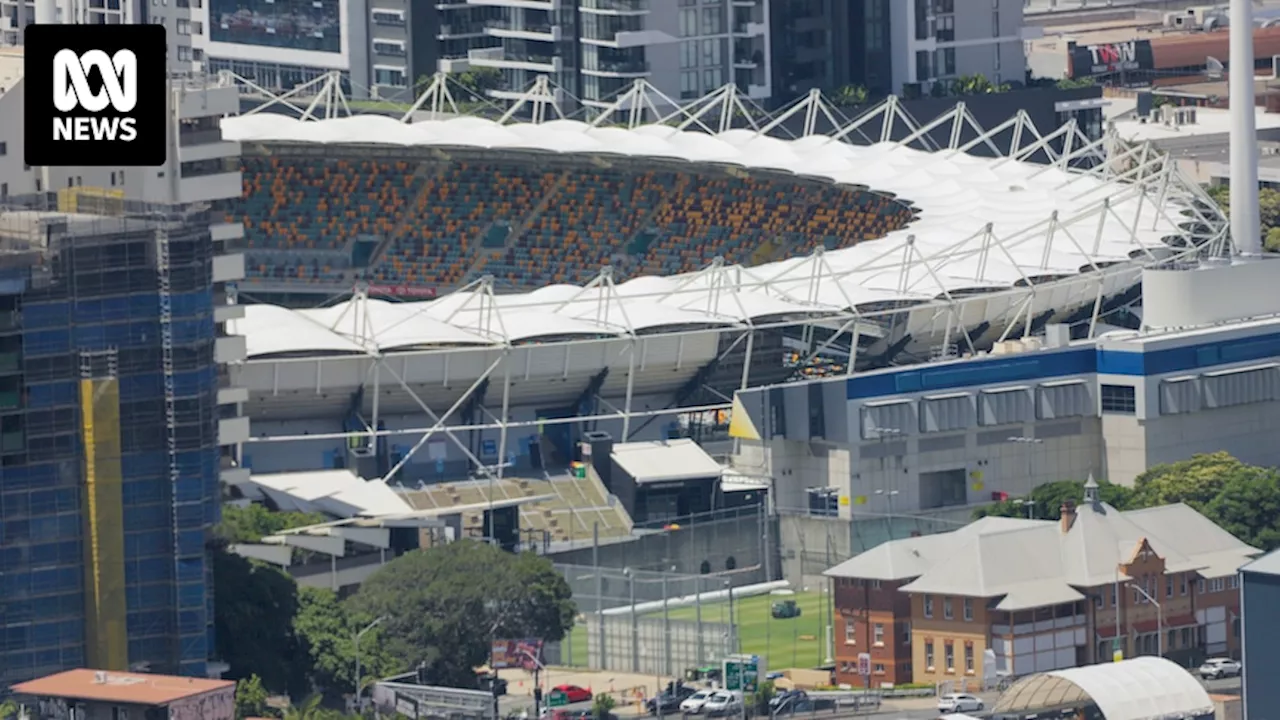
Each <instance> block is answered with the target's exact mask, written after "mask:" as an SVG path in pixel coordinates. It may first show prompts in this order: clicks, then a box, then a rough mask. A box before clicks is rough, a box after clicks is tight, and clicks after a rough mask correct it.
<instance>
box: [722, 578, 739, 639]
mask: <svg viewBox="0 0 1280 720" xmlns="http://www.w3.org/2000/svg"><path fill="white" fill-rule="evenodd" d="M725 583H726V584H727V585H728V586H729V632H730V633H732V634H733V638H732V640H731V642H730V647H732V648H733V650H732V652H739V643H740V641H739V638H738V624H737V623H736V622H734V619H733V581H732V580H725Z"/></svg>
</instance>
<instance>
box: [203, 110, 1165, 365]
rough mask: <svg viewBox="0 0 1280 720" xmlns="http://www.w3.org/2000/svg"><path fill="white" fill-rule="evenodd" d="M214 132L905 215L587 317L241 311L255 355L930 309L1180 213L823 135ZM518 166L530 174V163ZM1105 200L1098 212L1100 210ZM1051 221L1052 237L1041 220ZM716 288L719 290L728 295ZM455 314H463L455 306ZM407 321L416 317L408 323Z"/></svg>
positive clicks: (1146, 244) (233, 126)
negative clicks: (592, 171)
mask: <svg viewBox="0 0 1280 720" xmlns="http://www.w3.org/2000/svg"><path fill="white" fill-rule="evenodd" d="M222 132H223V136H224V137H225V138H226V139H228V140H235V141H239V142H293V143H313V144H319V145H351V146H370V145H380V146H392V147H396V146H400V147H410V146H412V147H441V148H450V152H451V153H454V154H457V153H459V152H465V150H466V149H473V150H502V151H509V152H511V153H525V152H527V153H558V154H560V155H568V156H575V155H576V156H581V157H582V158H583V161H584V162H587V161H588V160H587V158H589V157H590V156H596V155H609V156H615V157H616V156H627V157H631V158H636V159H643V158H652V159H655V160H658V159H661V160H663V161H667V162H669V161H685V162H689V163H716V164H721V165H726V164H727V165H736V166H740V167H743V168H756V169H762V170H770V171H775V172H779V173H794V174H796V175H804V176H806V177H813V178H821V179H827V180H830V181H832V182H834V183H841V184H847V185H853V186H857V187H863V188H869V189H870V190H871V191H873V192H881V193H884V194H887V195H892V196H896V197H897V198H899V199H900V200H901V201H902V202H905V203H908V204H910V205H912V206H913V207H914V208H916V210H918V215H917V217H916V218H915V219H914V220H913V221H912V222H911V223H909V225H908V227H905V228H903V229H900V230H896V231H893V232H890V233H889V234H888V235H887V236H885V237H883V238H881V239H878V240H872V241H867V242H863V243H860V244H858V245H855V246H853V247H849V248H845V249H841V250H834V251H829V252H827V253H825V254H824V255H823V256H822V262H823V263H824V264H825V268H823V269H818V268H816V267H815V261H814V259H813V258H792V259H786V260H781V261H778V262H772V263H767V264H764V265H760V266H755V267H752V268H750V269H745V268H739V267H736V266H735V267H730V268H726V269H724V270H723V271H722V272H720V273H717V274H716V275H715V276H714V278H712V279H708V278H707V277H702V276H701V274H694V275H686V276H681V277H676V278H653V277H641V278H636V279H633V280H631V281H629V282H625V283H621V284H619V285H617V286H616V293H614V294H613V295H611V296H610V297H609V298H607V299H606V300H607V301H606V302H605V303H604V305H606V306H608V312H603V313H602V312H600V311H599V310H598V309H596V308H594V307H593V305H598V304H599V303H595V302H593V297H592V294H593V293H595V294H597V295H598V293H599V291H596V290H592V289H588V290H586V291H585V292H583V294H582V295H581V296H578V297H577V298H576V300H574V295H573V294H571V293H574V294H576V293H579V292H582V291H581V290H580V289H579V288H576V287H572V286H557V288H555V292H554V293H551V294H549V295H548V294H546V293H545V290H550V289H544V291H535V292H533V293H525V294H522V295H515V296H504V297H503V299H502V300H501V301H500V302H499V303H497V305H498V307H496V308H495V307H487V308H481V307H480V304H479V303H475V302H470V303H467V301H468V300H469V298H466V297H463V298H461V299H453V296H450V297H445V298H441V299H439V300H434V301H428V302H418V303H406V304H404V305H403V306H402V307H401V308H400V309H398V310H396V311H395V312H396V313H397V316H396V318H392V319H384V318H383V316H384V315H390V314H391V312H392V311H390V310H386V309H384V308H383V307H382V306H380V305H375V304H370V311H369V312H370V315H371V317H372V318H373V321H372V322H371V323H370V327H371V329H370V330H364V331H361V332H358V333H355V334H353V333H351V332H348V331H344V330H343V329H342V327H341V323H339V324H336V325H331V324H327V323H326V322H324V319H325V318H329V317H331V316H333V315H342V314H343V312H344V310H343V308H344V307H346V306H347V305H348V304H350V303H349V302H348V303H343V304H340V305H338V306H335V307H334V308H331V309H330V310H331V311H332V312H325V313H314V314H315V315H317V317H315V318H307V317H306V316H304V315H301V314H298V313H293V312H292V311H289V310H283V309H281V308H272V309H271V310H254V309H253V307H252V306H251V307H250V308H248V309H247V313H246V317H245V318H244V319H242V320H233V321H231V325H232V332H234V333H236V334H241V335H246V336H247V337H248V338H249V339H248V355H249V356H250V357H257V356H263V355H270V354H273V353H280V352H313V353H314V352H333V353H341V352H358V351H360V350H361V349H363V350H365V351H371V350H377V349H393V348H405V347H413V346H426V345H436V346H443V345H457V344H474V343H475V342H477V341H479V342H489V343H493V344H501V343H503V342H519V341H530V340H536V339H540V338H551V337H561V338H573V337H589V336H600V335H606V336H607V335H621V334H625V333H628V332H640V331H656V330H659V329H661V328H664V327H677V326H682V325H690V324H698V323H702V324H711V325H720V324H733V323H746V322H750V321H752V320H753V319H757V318H765V317H776V316H785V315H795V314H798V313H815V314H821V313H834V312H838V311H843V310H847V309H849V308H851V307H853V308H856V307H858V306H860V305H864V304H866V303H879V302H884V301H917V302H923V301H931V300H934V299H936V298H938V297H940V296H944V295H946V294H948V293H954V292H957V291H963V290H972V289H978V288H982V289H1004V288H1010V287H1013V286H1014V285H1015V284H1018V283H1025V282H1026V279H1027V278H1028V277H1043V276H1056V275H1076V274H1078V273H1080V272H1081V271H1082V269H1083V268H1090V267H1092V266H1093V264H1095V263H1100V262H1109V261H1128V260H1130V259H1131V258H1133V257H1135V256H1137V255H1141V254H1142V253H1143V252H1144V250H1150V251H1153V252H1157V253H1159V252H1164V251H1166V250H1167V246H1166V245H1165V244H1164V243H1163V242H1162V238H1163V237H1165V236H1169V235H1181V234H1183V231H1182V230H1181V229H1180V228H1178V227H1177V225H1176V223H1177V222H1179V221H1181V220H1182V218H1183V217H1184V216H1183V215H1182V212H1181V210H1182V208H1181V207H1180V206H1178V205H1176V204H1174V202H1175V201H1174V200H1171V199H1167V198H1165V195H1164V194H1163V193H1161V194H1159V196H1156V195H1155V193H1154V192H1151V191H1148V193H1147V196H1146V197H1145V198H1140V197H1139V196H1140V195H1141V193H1139V192H1132V190H1134V186H1132V185H1129V184H1125V183H1123V182H1116V181H1115V180H1112V179H1108V178H1106V177H1104V176H1103V175H1101V174H1086V173H1081V172H1078V171H1075V170H1072V169H1068V168H1066V167H1059V166H1049V165H1040V164H1031V163H1026V162H1022V161H1018V160H1013V159H1008V158H980V157H975V156H972V155H968V154H965V153H962V152H958V151H942V152H924V151H921V150H918V149H915V148H914V147H911V146H908V145H905V144H901V143H896V142H884V143H876V144H872V145H853V144H850V143H846V142H842V141H839V140H836V139H834V138H832V137H827V136H819V135H811V136H808V137H804V138H800V139H796V140H782V139H778V138H775V137H770V136H768V135H766V134H763V133H760V132H756V131H752V130H742V129H732V130H728V131H725V132H722V133H719V134H714V135H713V134H708V133H705V132H695V131H685V130H680V129H677V128H673V127H670V126H668V125H652V126H642V127H637V128H633V129H621V128H616V127H595V126H592V125H589V124H587V123H583V122H578V121H575V120H557V121H553V122H545V123H541V124H518V123H517V124H505V125H504V124H500V123H497V122H494V121H491V120H487V119H482V118H475V117H457V118H450V119H443V120H425V121H421V122H416V123H412V124H405V123H401V122H398V121H396V120H393V119H390V118H387V117H381V116H357V117H349V118H339V119H329V120H320V121H302V120H297V119H294V118H291V117H287V116H282V115H268V114H258V115H246V116H241V117H233V118H227V119H225V120H223V122H222ZM527 157H528V158H529V161H530V162H537V157H538V156H537V155H536V154H529V155H527ZM1162 198H1163V202H1164V203H1165V205H1164V206H1161V202H1162ZM1103 200H1108V201H1109V203H1110V204H1109V206H1108V207H1106V208H1105V209H1104V206H1103V204H1102V201H1103ZM1054 217H1056V218H1057V223H1058V230H1055V229H1054V227H1053V223H1051V222H1049V221H1050V219H1051V218H1054ZM1055 233H1056V235H1055ZM1099 233H1100V234H1099ZM1095 236H1097V237H1096V241H1095ZM1075 238H1083V239H1075ZM993 243H997V244H999V247H998V249H996V248H994V245H993ZM726 277H727V278H732V281H731V283H729V284H726V283H725V278H726ZM815 278H820V279H815ZM540 293H542V295H541V296H540ZM455 295H457V293H455ZM641 295H643V296H644V297H640V296H641ZM463 303H466V304H467V309H464V310H458V305H459V304H463ZM531 303H533V305H531ZM411 316H412V317H418V318H422V319H421V320H420V321H414V320H412V319H406V318H409V317H411ZM632 316H634V317H632ZM397 318H398V319H397ZM428 318H429V319H430V320H432V321H434V322H428V321H427V319H428ZM622 318H628V320H629V322H628V321H624V320H622ZM313 320H317V321H318V322H313ZM388 327H390V328H393V329H390V330H389V329H387V328H388Z"/></svg>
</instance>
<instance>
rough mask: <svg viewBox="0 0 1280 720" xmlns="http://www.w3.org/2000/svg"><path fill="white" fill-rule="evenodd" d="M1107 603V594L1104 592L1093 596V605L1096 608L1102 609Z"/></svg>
mask: <svg viewBox="0 0 1280 720" xmlns="http://www.w3.org/2000/svg"><path fill="white" fill-rule="evenodd" d="M1106 605H1107V596H1106V595H1104V594H1102V593H1098V594H1097V595H1094V596H1093V606H1094V607H1095V608H1097V609H1099V610H1101V609H1102V608H1104V607H1106Z"/></svg>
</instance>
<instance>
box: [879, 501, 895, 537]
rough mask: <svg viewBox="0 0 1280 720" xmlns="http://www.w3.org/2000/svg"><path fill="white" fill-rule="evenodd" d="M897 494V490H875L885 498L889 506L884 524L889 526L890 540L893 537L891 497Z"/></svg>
mask: <svg viewBox="0 0 1280 720" xmlns="http://www.w3.org/2000/svg"><path fill="white" fill-rule="evenodd" d="M897 494H898V491H897V490H888V489H881V490H877V491H876V495H879V496H881V497H883V498H884V499H885V502H886V503H888V506H889V514H888V515H887V516H886V519H885V525H887V526H888V528H889V539H890V540H892V539H893V498H894V497H895V496H896V495H897Z"/></svg>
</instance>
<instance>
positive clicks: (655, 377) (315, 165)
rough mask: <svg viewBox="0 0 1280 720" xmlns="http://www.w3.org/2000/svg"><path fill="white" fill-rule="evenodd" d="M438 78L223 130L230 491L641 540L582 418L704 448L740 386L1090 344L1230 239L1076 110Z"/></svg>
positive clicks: (644, 437)
mask: <svg viewBox="0 0 1280 720" xmlns="http://www.w3.org/2000/svg"><path fill="white" fill-rule="evenodd" d="M431 92H436V93H437V95H436V96H435V98H434V99H433V100H431V105H432V110H431V112H429V113H426V117H423V113H421V112H419V111H420V110H421V107H422V106H423V104H424V103H423V101H422V100H420V101H419V103H418V104H416V105H415V107H414V108H412V110H411V111H410V112H409V113H406V114H405V117H404V118H400V119H396V118H391V117H386V116H376V115H369V116H350V117H326V118H324V119H315V116H314V113H312V112H311V111H310V109H308V111H306V112H304V113H302V115H303V117H302V118H300V119H294V118H291V117H286V116H282V115H275V114H268V113H250V114H245V115H242V116H239V117H235V118H228V119H226V120H224V121H223V124H222V130H223V133H224V136H225V137H226V138H227V139H231V140H236V141H239V142H240V143H242V145H243V148H244V160H243V162H244V169H245V173H244V190H245V193H244V197H243V199H242V201H241V202H240V203H238V204H234V205H232V206H230V207H227V208H226V209H225V212H226V214H227V215H228V217H229V218H231V219H233V220H234V219H239V220H241V221H242V222H244V224H245V227H246V238H247V241H248V249H247V255H248V270H249V275H250V276H251V279H250V281H248V282H246V283H245V284H244V285H243V286H242V288H241V290H240V298H239V299H240V302H241V304H243V305H244V315H243V317H242V318H241V319H239V320H236V321H234V331H235V332H236V333H237V334H239V335H243V336H245V337H246V343H247V360H246V361H245V362H243V363H242V364H241V365H239V366H238V367H236V368H234V370H233V371H232V372H233V378H234V382H235V385H236V386H237V387H240V388H244V389H245V390H246V391H247V392H246V395H245V402H244V407H243V411H244V414H245V415H246V416H248V417H250V418H252V438H251V439H250V441H249V442H248V443H246V444H245V445H244V446H243V447H242V448H241V449H240V451H239V460H238V466H237V467H234V468H229V469H228V472H229V473H230V474H231V477H234V478H235V482H233V483H232V484H233V485H235V484H241V485H243V484H244V483H248V482H250V477H251V476H253V477H256V476H257V475H259V474H265V475H277V474H282V473H300V472H309V471H317V470H324V469H334V468H352V469H353V470H354V471H355V472H356V474H357V475H358V476H359V477H361V478H364V479H366V480H372V479H382V480H383V481H385V482H386V483H387V484H388V485H390V486H391V487H392V488H396V489H398V490H399V492H401V493H402V494H403V496H404V497H405V499H406V502H407V503H408V504H409V505H410V506H412V507H413V508H414V510H413V512H418V513H425V514H429V515H439V514H441V513H442V512H444V511H446V510H447V509H448V508H450V507H455V508H461V509H465V511H464V510H459V513H460V514H463V515H466V514H468V513H470V517H471V519H469V520H467V521H465V523H464V525H465V526H466V527H467V528H470V529H472V530H476V525H477V524H478V523H481V522H483V520H479V519H477V518H478V517H479V514H480V513H481V511H482V510H483V508H484V507H485V506H486V504H488V505H489V506H494V505H495V504H499V503H500V504H502V505H503V506H504V507H506V506H511V505H517V506H521V507H520V521H521V523H522V525H523V526H524V527H525V528H526V529H530V528H531V529H535V530H537V531H539V532H542V533H543V534H544V535H545V536H547V537H549V538H550V540H551V541H553V542H563V543H567V544H569V545H572V544H573V543H575V542H581V541H583V540H585V539H590V538H591V537H592V536H599V535H600V534H601V533H602V531H603V532H605V533H607V534H610V535H613V536H617V537H626V536H631V535H633V534H635V533H636V532H638V531H641V530H643V528H641V527H640V524H639V523H636V522H634V521H633V519H632V518H630V517H628V516H627V512H626V511H625V509H621V508H620V507H619V504H618V503H617V502H616V500H617V498H616V497H615V492H614V488H613V487H611V486H610V483H609V482H608V481H607V478H603V477H601V476H600V473H598V472H596V471H595V470H594V469H592V468H591V467H587V468H586V469H585V470H584V469H583V465H584V463H583V462H582V461H583V460H584V457H583V455H584V449H583V448H584V445H586V443H584V440H585V439H587V438H588V437H599V436H600V435H599V434H600V433H603V434H605V435H607V436H609V437H611V438H612V439H615V440H617V441H618V442H620V443H627V442H636V441H651V440H663V439H668V438H673V437H697V438H699V439H700V440H704V441H711V442H705V443H704V445H705V446H706V447H707V448H708V449H709V450H711V451H712V452H715V451H716V448H717V446H716V445H715V443H714V442H713V441H714V440H715V439H717V438H724V437H725V430H726V425H727V422H728V418H727V417H726V411H727V410H729V408H730V406H731V399H732V395H733V392H734V391H735V390H737V389H740V388H744V387H747V386H760V385H769V384H776V383H782V382H786V381H787V380H790V379H793V378H799V377H806V376H812V375H814V374H831V373H852V372H854V371H855V370H862V369H866V368H871V367H882V366H886V365H892V364H906V363H912V362H928V361H932V360H936V359H939V358H955V357H962V356H974V355H979V354H983V353H986V352H988V351H989V350H990V349H991V348H992V347H993V346H994V345H995V344H996V343H998V342H1001V341H1005V340H1008V339H1016V338H1021V337H1024V336H1031V335H1034V334H1036V333H1038V332H1042V330H1043V328H1044V326H1045V325H1046V324H1048V323H1050V322H1054V323H1065V324H1069V325H1072V326H1073V328H1074V329H1075V330H1074V331H1075V333H1076V334H1077V335H1088V334H1092V333H1093V332H1094V331H1095V330H1096V329H1097V328H1098V327H1099V326H1100V324H1101V322H1103V321H1104V320H1105V319H1107V318H1108V317H1109V316H1112V315H1117V314H1123V311H1124V310H1125V309H1126V308H1128V307H1130V306H1132V305H1133V304H1134V303H1136V302H1139V301H1140V298H1139V290H1138V281H1139V277H1140V274H1141V271H1142V268H1143V267H1146V266H1150V265H1153V264H1163V263H1174V262H1179V261H1180V260H1181V259H1185V258H1190V257H1191V256H1203V255H1222V254H1226V253H1228V252H1230V250H1231V248H1230V247H1229V246H1228V245H1229V243H1228V241H1227V240H1226V233H1225V220H1224V218H1223V216H1222V214H1221V212H1220V210H1219V209H1218V208H1217V207H1216V206H1215V205H1214V204H1213V203H1212V202H1211V201H1210V200H1209V199H1208V198H1207V197H1206V196H1205V195H1204V194H1203V192H1202V191H1201V190H1200V189H1199V188H1198V186H1196V184H1195V183H1193V182H1189V181H1187V180H1186V179H1185V178H1184V177H1183V176H1182V175H1181V174H1180V172H1179V171H1178V169H1177V168H1176V166H1175V164H1174V163H1173V162H1172V161H1171V160H1170V159H1169V158H1168V157H1167V156H1166V155H1163V154H1160V153H1157V152H1155V151H1154V150H1152V148H1151V147H1150V146H1149V145H1145V144H1129V143H1125V142H1123V141H1121V140H1120V139H1118V138H1117V137H1116V136H1115V135H1114V133H1108V134H1107V135H1106V136H1105V137H1103V138H1102V139H1100V140H1090V139H1089V138H1088V137H1086V136H1084V135H1083V134H1082V133H1081V131H1080V128H1077V127H1076V126H1075V124H1074V122H1069V123H1068V124H1066V125H1064V126H1063V127H1060V128H1054V129H1052V130H1042V129H1040V128H1036V127H1035V126H1034V124H1033V123H1031V122H1030V121H1029V120H1028V119H1027V118H1026V117H1025V116H1024V115H1021V114H1020V115H1018V116H1015V117H1013V118H1010V119H1009V121H1008V122H1005V123H1003V124H1001V125H999V126H997V127H994V128H991V129H985V128H982V127H980V126H978V125H977V123H976V122H975V121H974V120H973V118H972V116H971V115H970V114H969V113H968V112H967V111H966V109H965V106H964V104H963V103H960V104H958V105H956V106H955V108H953V109H952V110H950V111H949V112H947V113H945V114H943V115H941V116H939V117H938V118H935V119H933V120H931V121H928V122H919V121H917V120H916V119H914V118H912V117H910V116H908V115H907V114H905V113H904V112H903V111H902V109H901V107H900V106H899V105H898V104H897V103H896V102H895V101H894V100H893V99H892V98H891V99H890V100H888V101H886V102H885V103H883V104H881V105H878V106H876V107H874V108H871V109H870V110H868V111H867V112H866V113H864V114H862V115H860V116H858V117H857V118H854V119H852V120H850V119H847V118H844V117H843V116H841V115H839V114H838V111H836V110H835V109H834V108H832V107H831V106H829V105H828V104H827V103H826V102H825V101H824V100H823V98H822V97H821V95H820V94H819V93H813V94H811V95H810V96H809V97H808V98H806V99H804V100H803V101H801V102H799V103H797V104H796V105H794V106H792V107H790V108H787V109H784V111H782V112H780V113H779V114H777V115H775V116H772V117H766V118H760V114H759V113H758V112H756V111H755V110H754V109H752V108H750V107H746V106H745V105H744V104H743V103H744V101H743V100H742V99H740V98H739V97H738V96H737V95H736V91H735V90H734V89H733V88H732V87H730V88H727V89H726V90H725V91H723V92H721V93H719V94H717V96H715V97H713V98H710V99H705V100H703V101H698V102H695V103H693V104H691V105H689V106H686V107H684V108H680V109H678V110H676V111H674V112H673V113H671V114H670V115H666V116H659V117H661V119H659V120H657V121H656V122H651V123H646V122H645V121H644V118H645V117H652V116H653V114H652V113H646V112H638V111H637V108H640V107H641V106H643V105H644V103H645V100H644V97H643V94H644V93H645V92H647V90H646V88H645V87H644V84H643V81H641V82H638V83H637V85H636V86H635V88H633V90H632V91H631V92H630V93H628V94H627V95H626V96H624V97H623V98H621V99H620V100H619V102H618V103H617V104H616V105H615V106H614V107H613V108H611V109H610V110H608V111H605V112H604V113H602V114H600V115H598V116H596V117H595V118H593V119H591V120H590V121H580V120H576V119H565V118H559V117H557V118H556V119H550V120H548V119H544V117H545V115H546V114H547V108H548V107H549V108H550V109H551V110H552V111H554V102H553V100H552V99H551V98H550V97H543V96H540V95H537V94H536V93H535V92H534V91H531V94H530V96H529V97H527V98H525V99H524V100H522V101H521V102H520V103H517V105H516V106H515V107H513V108H512V110H511V111H509V112H508V113H507V114H506V115H504V116H503V117H502V118H500V119H498V120H492V119H485V118H478V117H466V116H458V115H454V114H452V113H444V112H442V111H441V110H442V107H443V106H448V105H450V104H451V101H449V100H448V98H447V94H448V93H447V88H445V87H444V85H443V83H440V84H439V85H438V86H437V85H433V88H432V89H431V90H428V93H431ZM424 97H425V96H424ZM441 98H444V99H443V100H442V99H441ZM521 104H526V105H534V106H539V107H536V108H535V109H534V110H533V111H532V112H531V113H529V114H530V115H532V117H534V118H535V119H542V121H540V122H539V121H528V120H525V121H517V120H515V119H514V118H515V117H516V116H517V110H518V109H519V108H520V107H521ZM526 110H528V108H527V107H526ZM551 114H552V115H554V112H552V113H551ZM978 149H981V150H982V152H983V154H984V155H985V156H979V155H978V153H977V152H976V151H977V150H978ZM326 294H328V295H332V296H333V297H332V299H328V300H325V297H326ZM436 294H438V295H439V297H433V296H434V295H436ZM268 298H277V299H279V300H280V302H278V303H268V302H262V301H263V300H265V299H268ZM299 298H302V299H303V301H304V302H301V303H300V302H299ZM307 298H309V300H307ZM424 298H427V299H424ZM307 303H309V305H310V306H309V307H305V306H300V305H304V304H307ZM592 433H595V435H592ZM224 477H225V476H224ZM526 501H527V502H526ZM672 512H673V517H674V510H673V511H672ZM659 519H661V518H659ZM478 531H479V532H483V531H484V529H483V528H479V529H478ZM757 537H758V536H757Z"/></svg>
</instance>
